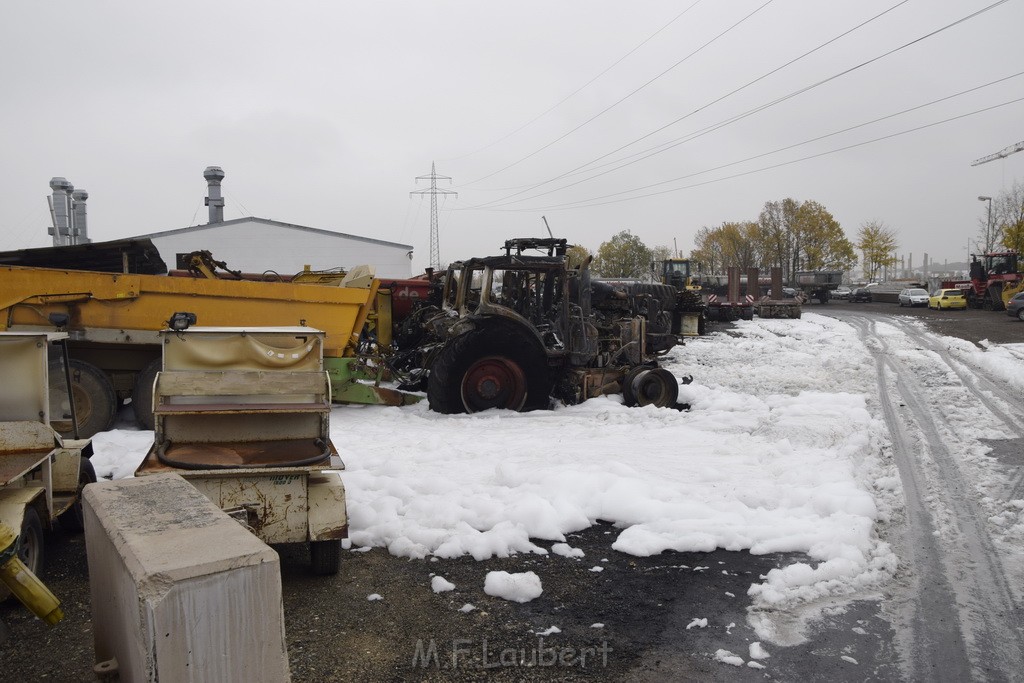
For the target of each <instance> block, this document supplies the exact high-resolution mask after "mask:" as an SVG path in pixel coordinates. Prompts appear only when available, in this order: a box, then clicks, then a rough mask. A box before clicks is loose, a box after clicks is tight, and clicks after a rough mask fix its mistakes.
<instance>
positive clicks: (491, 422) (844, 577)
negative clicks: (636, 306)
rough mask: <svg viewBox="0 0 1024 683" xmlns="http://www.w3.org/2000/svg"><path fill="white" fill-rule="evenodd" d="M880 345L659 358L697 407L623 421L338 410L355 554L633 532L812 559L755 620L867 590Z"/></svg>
mask: <svg viewBox="0 0 1024 683" xmlns="http://www.w3.org/2000/svg"><path fill="white" fill-rule="evenodd" d="M877 334H878V336H879V338H881V339H884V340H885V341H886V343H887V344H889V345H891V346H897V345H898V344H899V342H900V340H901V339H904V338H905V335H902V333H900V332H899V330H898V329H896V328H894V327H893V326H891V325H886V324H884V323H879V324H878V325H877ZM877 343H878V342H877V341H876V340H872V339H868V340H867V341H862V340H861V339H860V338H859V337H858V334H857V331H856V330H855V329H854V328H853V327H851V326H850V325H848V324H847V323H845V322H842V321H839V320H835V319H833V318H829V317H826V316H822V315H815V314H813V313H805V315H804V317H803V318H802V319H799V320H755V321H748V322H741V323H739V324H737V326H736V328H735V329H734V330H731V331H730V332H729V333H716V334H714V335H711V336H709V337H703V338H700V339H694V340H689V341H688V342H687V344H686V345H685V346H684V347H680V348H677V349H675V350H673V352H672V353H671V355H670V357H669V358H668V359H666V363H665V365H666V367H668V368H669V369H670V370H671V371H672V372H673V373H674V374H676V375H678V376H682V375H685V374H692V375H693V377H694V381H693V383H692V384H689V385H684V386H682V387H681V388H680V401H681V402H686V403H689V404H690V405H691V406H692V408H691V410H690V411H688V412H680V411H676V410H672V409H656V408H650V407H648V408H626V407H625V406H623V405H622V402H621V399H620V398H619V397H606V398H599V399H594V400H591V401H587V402H585V403H583V404H581V405H578V406H571V407H561V408H557V409H555V410H552V411H538V412H533V413H525V414H519V413H513V412H508V411H488V412H485V413H479V414H475V415H453V416H449V415H439V414H437V413H432V412H430V411H429V410H428V409H427V406H426V404H425V402H424V403H421V404H418V405H414V406H406V407H402V408H394V407H381V406H338V407H336V408H335V409H334V410H333V412H332V415H331V435H332V439H333V441H334V443H335V445H336V446H338V447H339V449H340V450H341V455H342V457H343V459H344V460H345V463H346V466H347V470H346V471H345V473H344V474H343V475H342V476H343V479H344V481H345V484H346V488H347V492H348V511H349V524H350V535H351V538H352V541H353V543H355V544H356V545H362V546H375V547H383V548H387V549H388V551H389V552H390V553H392V554H394V555H397V556H402V557H409V558H425V557H428V556H433V557H435V558H437V557H440V558H451V557H458V556H462V555H470V556H472V557H474V558H476V559H479V560H483V559H486V558H490V557H507V556H509V555H513V554H516V553H536V554H547V552H548V551H547V550H546V549H545V548H544V547H541V546H540V545H538V544H537V543H535V542H534V541H535V540H545V541H555V542H558V543H559V544H564V543H565V541H566V535H567V534H569V533H572V532H576V531H579V530H582V529H584V528H587V527H589V526H591V525H593V524H594V523H596V522H597V521H598V520H604V521H608V522H612V523H614V524H615V525H616V526H617V527H618V528H619V529H621V531H620V532H619V533H618V534H617V536H610V537H609V538H611V539H614V542H613V544H612V547H613V548H614V549H615V550H618V551H621V552H625V553H631V554H634V555H651V554H656V553H660V552H663V551H665V550H679V551H710V550H714V549H715V548H724V549H728V550H748V551H750V552H752V553H771V552H796V553H803V554H804V555H806V556H807V557H808V558H810V560H809V561H807V562H797V563H795V564H792V565H790V566H787V567H783V568H781V569H776V570H772V571H771V572H769V573H768V574H767V575H766V576H765V577H762V579H761V580H760V581H759V582H758V583H755V584H753V585H752V586H751V588H750V591H749V593H750V595H751V596H753V599H754V611H755V612H757V614H756V615H755V616H756V617H757V618H756V619H752V621H754V622H756V623H765V618H764V617H765V616H766V615H770V614H771V613H774V612H777V611H778V610H784V609H786V608H788V607H793V606H797V605H799V606H802V608H801V609H802V610H803V611H805V612H806V609H805V608H806V606H807V605H808V603H812V602H813V601H815V600H819V599H821V598H828V597H830V596H845V595H851V594H853V593H856V592H857V591H863V590H866V589H871V588H873V587H876V586H878V585H879V584H880V583H881V582H883V581H884V580H885V579H886V578H887V577H889V576H890V575H891V574H892V573H893V572H894V571H895V568H896V558H895V556H894V555H893V553H892V551H891V550H890V548H889V546H888V545H887V544H886V543H885V542H884V541H883V540H881V539H880V538H879V535H878V523H879V522H885V521H887V520H888V519H889V518H890V517H891V515H892V514H893V512H894V510H896V509H898V508H899V507H900V505H901V504H902V493H901V489H900V485H899V477H898V474H897V473H896V471H895V468H894V467H893V465H892V463H891V462H890V461H889V460H888V459H887V456H886V452H887V451H886V449H885V448H884V447H885V445H886V444H887V437H886V433H885V428H884V424H883V423H882V422H881V421H880V419H879V417H878V415H879V412H878V409H877V400H878V399H877V396H878V386H877V379H876V377H877V371H876V367H875V364H874V361H873V359H872V357H871V354H870V353H869V352H868V349H867V347H866V344H877ZM964 344H966V342H965V343H964ZM951 346H952V347H953V348H951V352H952V353H955V354H957V355H958V356H959V357H962V358H963V360H964V362H965V363H973V364H975V365H982V364H993V363H999V364H1000V368H1001V370H1000V372H1002V374H1004V375H1008V376H1014V377H1024V361H1022V360H1021V359H1019V358H1018V359H1017V360H1016V365H1014V364H1012V363H1010V364H1008V365H1005V367H1004V363H1005V362H1007V361H1009V360H1012V359H1013V358H1014V357H1013V356H1012V355H1011V354H1009V353H1007V354H1001V353H999V351H998V349H988V350H984V349H978V348H977V347H974V346H973V345H969V344H966V345H965V346H962V347H960V346H957V345H955V344H952V345H951ZM914 352H916V353H924V352H922V351H919V350H917V351H914ZM1021 381H1022V382H1024V379H1022V380H1021ZM151 438H152V432H132V431H127V430H126V431H119V432H111V433H108V434H106V435H99V436H98V437H97V441H96V443H97V457H96V458H94V462H95V463H96V465H97V471H98V472H99V473H100V475H101V476H103V475H109V474H111V473H113V474H114V475H115V476H118V477H120V476H130V475H131V472H132V471H133V470H134V467H135V466H136V465H137V463H138V462H139V460H140V459H141V457H142V455H143V454H144V453H145V451H146V449H147V448H148V447H149V444H150V440H151ZM136 442H137V443H136ZM1008 523H1009V526H1012V525H1013V524H1014V520H1008ZM531 539H532V540H531ZM552 550H553V552H555V553H557V554H559V555H566V556H568V557H578V556H579V555H580V554H581V553H579V551H576V550H575V549H572V548H570V547H569V546H567V545H556V546H553V547H552ZM560 566H567V565H564V564H552V565H551V567H552V569H551V570H552V571H557V570H558V567H560ZM761 633H763V635H762V637H763V638H767V637H770V636H771V634H770V633H768V632H766V631H763V630H762V631H761Z"/></svg>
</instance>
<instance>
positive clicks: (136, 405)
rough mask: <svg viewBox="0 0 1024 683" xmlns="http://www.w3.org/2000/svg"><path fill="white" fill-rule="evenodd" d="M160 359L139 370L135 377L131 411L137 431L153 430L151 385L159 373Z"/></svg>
mask: <svg viewBox="0 0 1024 683" xmlns="http://www.w3.org/2000/svg"><path fill="white" fill-rule="evenodd" d="M160 368H161V359H159V358H156V359H154V360H152V361H150V362H149V363H146V366H145V367H144V368H142V370H139V374H137V375H135V385H134V387H132V409H133V410H134V411H135V423H136V424H138V425H139V429H153V424H154V421H153V383H154V382H156V373H158V372H160Z"/></svg>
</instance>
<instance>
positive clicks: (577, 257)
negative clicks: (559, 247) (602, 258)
mask: <svg viewBox="0 0 1024 683" xmlns="http://www.w3.org/2000/svg"><path fill="white" fill-rule="evenodd" d="M593 255H594V253H593V252H592V251H590V250H589V249H587V248H586V247H584V246H580V245H578V244H573V245H571V246H570V247H569V248H568V249H566V250H565V256H566V261H567V263H568V265H569V267H570V268H579V267H580V266H581V265H582V264H583V262H584V261H586V260H587V259H588V258H590V257H591V256H593Z"/></svg>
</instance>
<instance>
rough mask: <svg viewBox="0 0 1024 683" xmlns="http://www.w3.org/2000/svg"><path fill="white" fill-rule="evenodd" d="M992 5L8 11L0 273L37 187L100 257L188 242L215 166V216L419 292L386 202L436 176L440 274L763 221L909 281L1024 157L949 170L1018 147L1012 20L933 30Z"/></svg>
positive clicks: (410, 212)
mask: <svg viewBox="0 0 1024 683" xmlns="http://www.w3.org/2000/svg"><path fill="white" fill-rule="evenodd" d="M992 4H993V2H992V0H955V1H954V0H908V1H906V2H901V1H900V0H884V1H876V0H857V1H852V0H849V1H842V2H840V1H830V2H822V1H821V0H769V1H767V2H766V0H735V1H726V0H700V1H695V0H680V1H678V2H667V1H657V2H655V1H649V2H643V3H625V2H621V1H620V2H603V1H595V0H587V1H586V2H584V1H582V0H571V1H558V2H555V1H552V0H546V1H544V2H533V1H529V0H518V1H517V2H505V3H500V4H499V3H496V2H482V1H479V0H478V1H464V2H435V1H431V0H417V1H416V2H404V1H403V2H360V3H354V2H319V3H313V2H289V3H279V2H260V1H254V0H246V1H245V2H242V1H237V0H236V1H227V0H223V1H220V2H194V1H185V0H177V1H176V2H173V3H140V2H101V1H98V2H90V3H81V2H79V3H70V2H67V3H63V2H54V3H39V2H35V1H31V2H30V1H21V0H14V1H11V2H6V3H4V9H3V21H2V23H0V51H2V59H0V83H2V88H3V97H2V98H0V142H2V145H0V149H2V150H3V156H2V158H3V162H2V165H0V249H4V250H6V249H20V248H27V247H39V246H47V245H49V244H50V243H51V242H50V237H49V236H48V235H47V234H46V227H47V225H48V224H49V221H50V218H49V212H48V209H47V206H46V196H47V195H48V194H49V192H50V190H49V186H48V183H49V180H50V178H51V177H53V176H64V177H66V178H67V179H68V180H70V181H71V182H72V183H73V184H74V185H75V186H76V187H79V188H83V189H86V190H87V191H88V192H89V194H90V198H89V201H88V206H89V230H90V236H91V237H92V238H93V239H94V240H96V241H99V240H107V239H117V238H124V237H131V236H134V235H138V234H144V233H150V232H157V231H161V230H170V229H175V228H181V227H185V226H188V225H195V224H201V223H206V222H207V209H206V208H205V207H204V206H203V197H204V196H205V195H206V184H205V181H204V180H203V178H202V171H203V169H204V168H205V167H206V166H208V165H219V166H221V167H222V168H223V169H224V171H225V173H226V174H227V175H226V178H225V179H224V185H223V189H224V193H225V195H226V200H227V206H226V209H225V216H226V218H229V219H230V218H238V217H242V216H259V217H263V218H270V219H274V220H279V221H285V222H289V223H296V224H300V225H307V226H312V227H317V228H324V229H329V230H337V231H339V232H346V233H352V234H357V235H363V236H368V237H375V238H379V239H384V240H390V241H395V242H400V243H405V244H411V245H413V246H414V247H415V258H414V260H413V267H414V270H415V271H419V270H422V268H423V267H424V266H426V265H427V264H428V260H429V231H430V216H429V213H430V212H429V207H430V202H429V197H426V196H420V195H417V196H414V197H410V195H409V192H410V191H412V190H417V189H424V188H425V187H427V186H428V184H429V183H426V182H423V181H421V182H420V183H418V184H417V182H416V181H415V178H416V176H420V175H425V174H429V173H430V168H431V163H432V162H436V164H437V172H438V173H439V174H443V175H447V176H451V177H452V178H453V182H452V183H450V184H449V183H447V182H443V183H442V184H441V185H440V187H442V188H443V189H449V190H454V191H457V192H458V196H457V198H456V197H454V196H449V197H445V198H439V200H438V201H439V206H441V207H442V211H441V212H440V219H439V220H440V247H441V259H442V261H443V262H447V261H449V260H455V259H458V258H463V257H467V256H473V255H485V254H492V253H496V251H497V249H498V248H499V247H500V245H501V243H502V242H503V241H504V240H505V239H506V238H507V237H512V236H541V235H545V234H546V232H545V230H544V225H543V222H542V220H541V216H546V217H547V219H548V222H549V223H550V224H551V228H552V230H553V231H554V233H555V235H556V236H565V237H568V238H569V239H570V241H572V242H575V243H578V244H582V245H584V246H586V247H589V248H590V249H596V248H597V247H598V246H599V245H600V243H601V242H603V241H605V240H607V239H608V238H610V237H611V236H612V235H613V234H615V233H616V232H618V231H620V230H625V229H628V230H630V231H631V232H632V233H633V234H635V235H637V236H639V237H640V238H641V239H642V240H643V241H644V242H645V243H647V244H648V245H650V246H655V245H667V246H669V247H671V246H672V245H673V243H674V242H675V244H677V245H678V248H679V249H680V250H681V251H683V252H684V253H686V252H689V251H690V249H692V248H693V246H694V235H695V233H696V231H697V230H698V229H699V228H701V227H702V226H716V225H719V224H721V223H722V222H724V221H743V220H756V219H757V216H758V213H759V212H760V210H761V208H762V206H763V205H764V203H765V202H766V201H771V200H779V199H783V198H785V197H793V198H795V199H797V200H801V201H804V200H809V199H813V200H815V201H817V202H820V203H821V204H823V205H824V206H825V207H826V208H827V209H828V210H829V211H831V212H832V214H833V215H834V216H835V218H836V219H837V220H838V221H839V222H840V224H841V225H842V226H843V228H844V230H845V231H846V234H847V236H848V237H849V238H850V239H855V238H856V233H857V231H858V229H859V228H860V227H861V225H863V224H864V223H865V222H867V221H871V220H879V221H884V222H885V223H886V224H887V225H889V226H890V227H891V228H893V229H894V230H895V231H896V232H897V234H898V239H899V241H900V251H901V253H903V254H910V253H912V254H913V258H914V263H915V264H919V263H920V261H921V256H922V254H924V253H925V252H927V253H929V254H930V256H931V258H932V259H933V261H937V262H938V263H942V262H943V261H944V260H949V261H953V260H963V259H964V258H965V255H966V252H967V241H968V238H969V237H973V236H974V235H976V233H977V227H978V220H979V219H980V218H983V217H984V215H985V211H986V206H987V205H986V204H985V203H984V202H979V201H978V199H977V197H978V196H979V195H992V196H996V195H997V194H998V193H999V192H1000V191H1002V190H1003V189H1005V188H1008V187H1010V186H1011V185H1012V184H1013V182H1014V181H1015V180H1024V153H1019V154H1016V155H1012V156H1010V157H1008V158H1006V159H1005V160H1001V161H996V162H992V163H988V164H985V165H982V166H977V167H971V165H970V163H971V161H973V160H975V159H977V158H979V157H982V156H986V155H988V154H991V153H994V152H997V151H999V150H1001V149H1003V148H1005V147H1007V146H1009V145H1012V144H1014V143H1016V142H1018V141H1021V140H1024V125H1021V122H1022V121H1024V101H1016V102H1014V100H1020V99H1021V98H1024V75H1020V74H1021V72H1024V50H1022V49H1021V39H1022V30H1024V29H1022V27H1024V0H1008V1H1005V2H1003V3H998V2H997V3H996V6H994V7H992V8H991V9H989V10H988V11H985V12H982V13H981V14H979V15H977V16H975V17H973V18H969V19H966V20H965V21H963V22H962V23H960V24H958V25H955V26H952V27H950V28H946V29H945V30H941V31H940V29H943V28H944V27H946V26H948V25H950V24H952V23H954V22H957V21H958V20H961V19H965V18H967V17H969V16H970V15H972V14H973V13H976V12H978V11H980V10H983V9H985V8H986V7H989V6H990V5H992ZM890 9H891V11H888V12H887V10H890ZM883 13H884V14H883ZM878 15H882V16H878ZM875 17H877V18H875ZM865 22H867V23H865ZM861 24H863V25H862V26H860V27H859V28H857V27H858V25H861ZM854 29H855V30H854ZM851 30H852V32H851ZM935 31H940V32H938V33H936V34H935V35H932V36H930V37H926V36H928V34H931V33H933V32H935ZM847 32H849V33H847ZM844 33H847V35H845V36H843V35H842V34H844ZM840 36H841V37H840ZM829 41H833V42H829ZM913 41H917V42H913ZM912 42H913V44H910V45H907V44H908V43H912ZM826 43H827V44H826ZM904 46H906V47H904ZM812 50H813V52H811V51H812ZM808 52H811V53H810V54H806V53H808ZM886 53H891V54H888V55H887V56H886ZM805 54H806V56H803V55H805ZM793 60H797V61H793ZM872 60H873V61H872ZM789 62H792V63H791V64H789V65H788V66H787V63H789ZM1015 74H1017V75H1016V76H1015ZM758 79H759V80H758ZM1001 79H1002V80H1001ZM996 81H999V82H996ZM994 82H995V83H994ZM987 84H991V85H987ZM982 86H985V87H982ZM968 90H970V91H971V92H967V93H965V94H960V95H958V96H955V97H954V95H957V94H958V93H964V91H968ZM782 98H786V99H783V100H782V101H778V100H780V99H782ZM942 98H948V99H945V100H944V101H942V102H939V103H936V104H929V103H932V102H934V101H936V100H940V99H942ZM777 101H778V102H777ZM1007 103H1009V104H1007ZM769 105H770V106H769ZM922 105H928V106H922ZM914 107H919V108H917V109H914V110H913V111H910V112H907V113H902V114H900V112H903V111H904V110H907V109H910V108H914ZM983 110H986V111H983ZM897 114H898V115H897ZM893 115H895V116H893ZM740 116H743V118H740V119H737V117H740ZM882 117H889V118H886V119H885V120H882V121H877V122H874V123H872V122H873V121H875V120H876V119H880V118H882ZM734 119H736V120H734ZM947 119H953V120H949V121H947V122H943V121H946V120H947ZM862 124H867V125H862ZM931 124H935V125H931ZM854 126H859V127H857V128H854V129H853V130H846V129H850V128H851V127H854ZM923 126H929V127H925V128H923V129H920V130H916V131H913V129H917V128H921V127H923ZM841 131H845V132H841ZM910 131H913V132H910ZM832 133H838V134H835V135H830V134H832ZM822 136H829V137H824V138H822ZM887 136H894V137H887ZM816 138H817V139H816ZM879 138H887V139H882V140H878V139H879ZM875 140H878V141H875ZM669 145H673V146H671V147H669ZM665 148H667V149H665ZM782 148H788V149H784V150H783V151H777V150H780V149H782ZM841 148H848V149H845V150H842V151H833V150H840V149H841ZM659 150H663V151H660V153H657V154H651V153H652V152H655V151H659ZM645 156H646V157H648V158H643V157H645ZM755 157H756V158H755ZM805 157H814V158H810V159H806V160H800V159H803V158H805ZM613 162H614V163H613ZM625 162H633V163H629V164H628V165H623V164H624V163H625ZM790 162H791V163H790ZM598 173H602V175H600V176H599V177H593V176H595V175H597V174H598ZM654 193H658V194H654ZM639 195H649V196H640V197H639V198H637V197H638V196H639ZM273 248H275V249H283V248H287V245H273ZM214 256H215V257H217V258H218V259H221V260H225V261H227V262H228V264H229V265H230V263H231V254H230V253H216V254H214ZM343 260H344V259H343V257H339V265H348V266H350V265H353V264H347V263H344V262H343Z"/></svg>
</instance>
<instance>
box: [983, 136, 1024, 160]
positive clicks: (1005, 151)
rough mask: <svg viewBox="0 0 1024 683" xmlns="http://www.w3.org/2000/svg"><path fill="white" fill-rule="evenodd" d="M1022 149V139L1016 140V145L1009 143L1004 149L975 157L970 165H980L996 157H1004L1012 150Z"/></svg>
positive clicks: (1023, 144)
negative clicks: (985, 155) (978, 157)
mask: <svg viewBox="0 0 1024 683" xmlns="http://www.w3.org/2000/svg"><path fill="white" fill-rule="evenodd" d="M1022 151H1024V141H1021V142H1018V143H1017V144H1016V145H1010V146H1009V147H1007V148H1006V149H1001V150H999V151H998V152H996V153H995V154H989V155H988V156H987V157H982V158H980V159H975V160H974V161H972V162H971V166H981V165H982V164H987V163H988V162H990V161H995V160H996V159H1005V158H1006V157H1008V156H1010V155H1011V154H1013V153H1014V152H1022Z"/></svg>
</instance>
